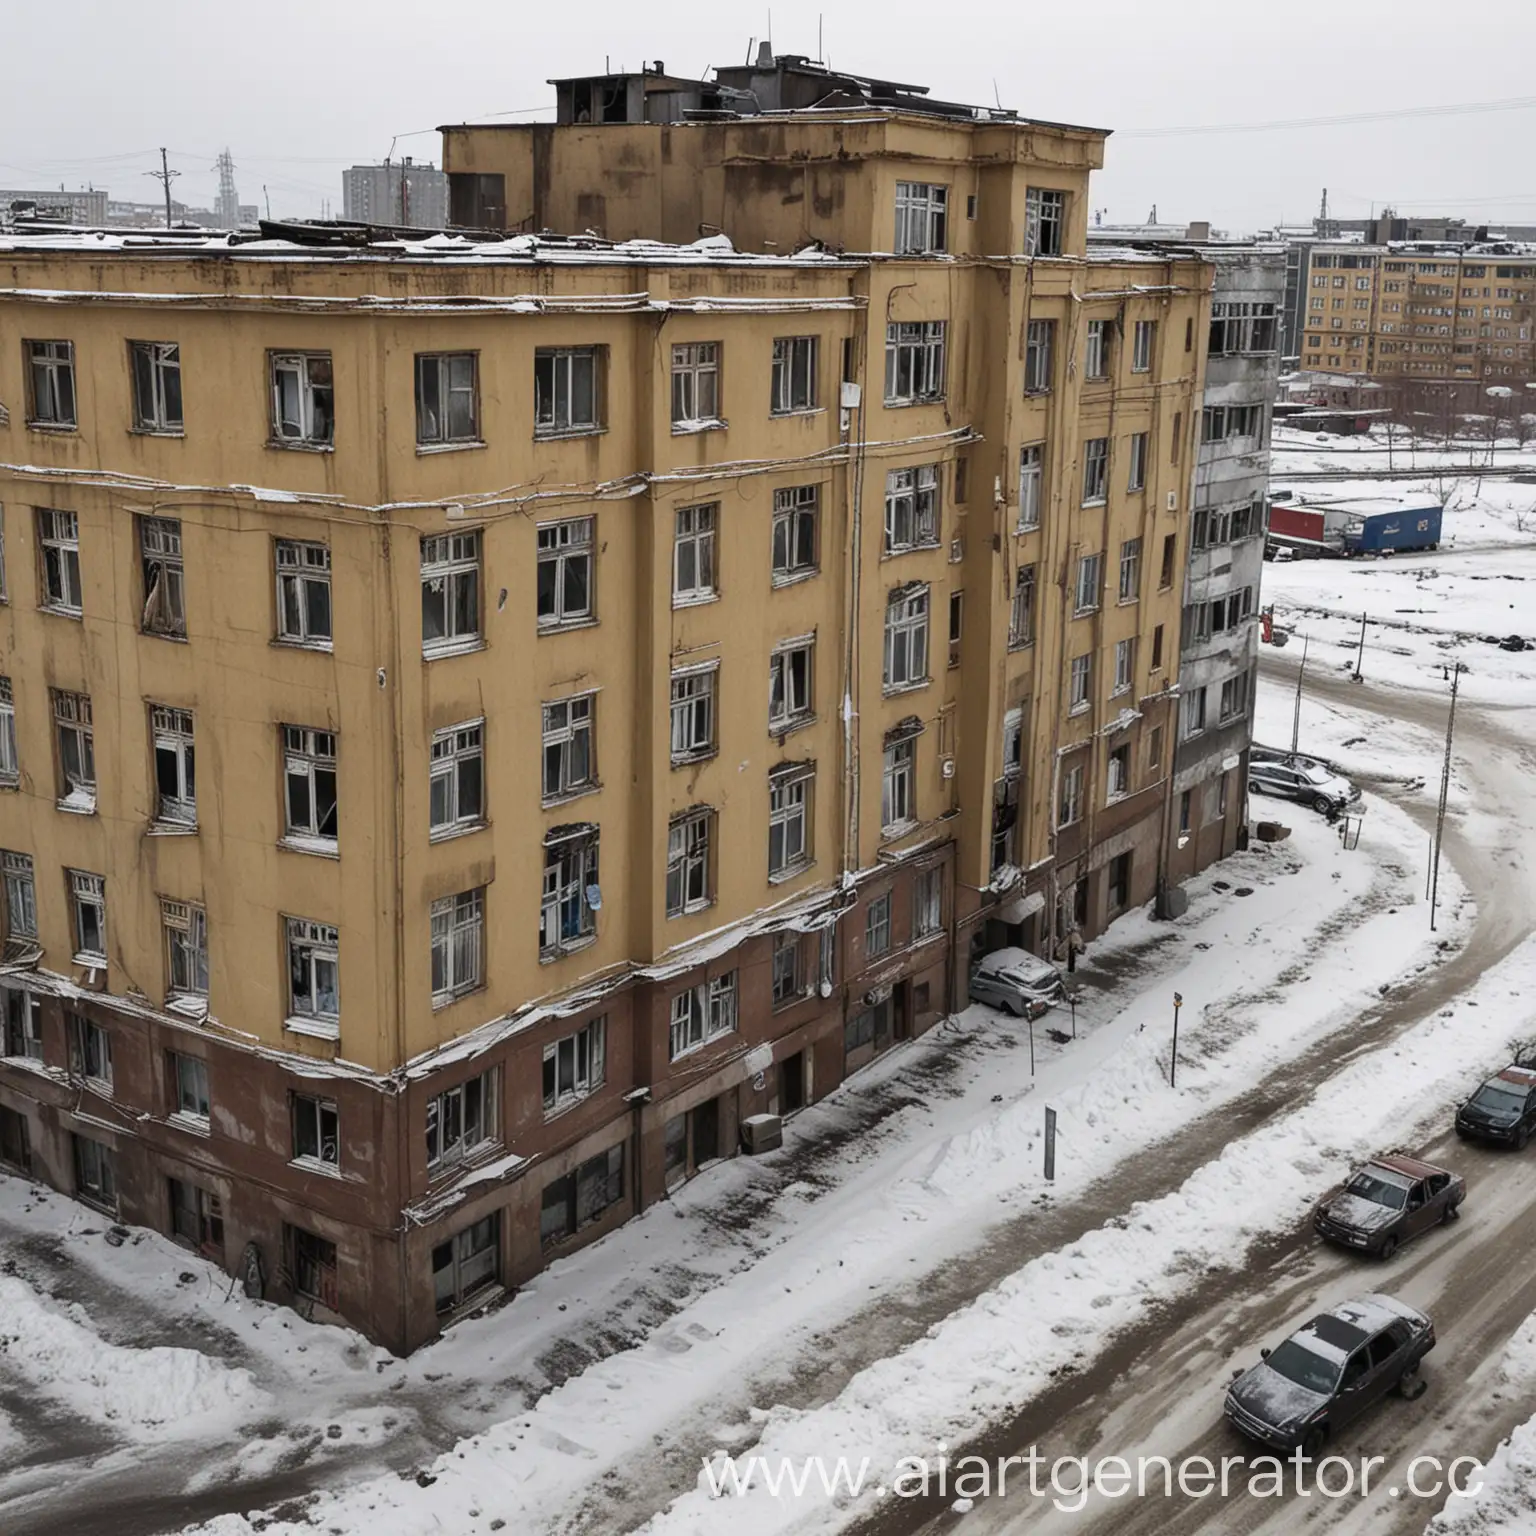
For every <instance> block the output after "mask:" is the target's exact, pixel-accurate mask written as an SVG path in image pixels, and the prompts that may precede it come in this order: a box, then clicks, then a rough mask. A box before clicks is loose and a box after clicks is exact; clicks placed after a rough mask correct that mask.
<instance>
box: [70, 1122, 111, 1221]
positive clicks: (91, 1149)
mask: <svg viewBox="0 0 1536 1536" xmlns="http://www.w3.org/2000/svg"><path fill="white" fill-rule="evenodd" d="M74 1142H75V1193H76V1194H77V1195H78V1196H79V1197H80V1198H81V1199H82V1200H88V1201H89V1202H90V1203H91V1204H92V1205H99V1206H100V1207H101V1208H102V1209H103V1210H105V1211H110V1212H111V1213H112V1214H113V1215H114V1216H115V1215H116V1214H117V1158H116V1155H115V1154H114V1153H113V1151H112V1148H111V1147H109V1146H105V1145H104V1144H103V1143H101V1142H99V1141H92V1140H91V1138H90V1137H89V1136H76V1137H75V1138H74Z"/></svg>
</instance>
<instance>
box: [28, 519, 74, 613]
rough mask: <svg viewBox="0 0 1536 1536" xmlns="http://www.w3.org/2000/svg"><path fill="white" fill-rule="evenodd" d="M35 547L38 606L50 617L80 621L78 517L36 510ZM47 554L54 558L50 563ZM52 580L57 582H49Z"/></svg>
mask: <svg viewBox="0 0 1536 1536" xmlns="http://www.w3.org/2000/svg"><path fill="white" fill-rule="evenodd" d="M37 543H38V550H39V558H40V561H41V565H40V568H39V576H38V579H39V582H40V583H41V586H42V592H43V600H42V602H41V603H40V604H39V605H38V606H39V607H41V608H45V609H47V610H48V611H49V612H50V613H67V614H69V615H71V616H72V617H74V618H79V617H80V614H81V612H82V603H81V599H82V591H81V584H80V515H79V513H77V512H66V511H62V510H60V509H58V508H55V507H38V508H37ZM50 554H51V555H52V557H53V558H52V561H51V563H50V559H49V556H50ZM52 577H56V578H57V579H56V580H50V578H52Z"/></svg>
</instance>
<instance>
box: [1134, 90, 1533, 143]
mask: <svg viewBox="0 0 1536 1536" xmlns="http://www.w3.org/2000/svg"><path fill="white" fill-rule="evenodd" d="M1531 107H1536V96H1508V97H1505V98H1503V99H1502V100H1499V101H1468V102H1457V103H1448V104H1446V105H1444V106H1426V107H1397V108H1393V109H1390V110H1387V111H1383V112H1349V113H1336V114H1334V115H1332V116H1329V117H1293V118H1278V119H1275V120H1273V121H1270V122H1259V123H1194V124H1190V125H1187V126H1185V127H1181V128H1126V129H1121V130H1119V131H1118V133H1117V134H1116V137H1118V138H1123V139H1159V138H1171V137H1173V136H1174V135H1176V134H1201V133H1268V132H1271V131H1273V130H1276V129H1282V128H1342V127H1347V126H1349V125H1351V124H1353V123H1381V122H1387V121H1390V120H1394V119H1398V118H1406V117H1457V116H1461V115H1464V114H1468V113H1474V112H1516V111H1523V110H1526V109H1528V108H1531Z"/></svg>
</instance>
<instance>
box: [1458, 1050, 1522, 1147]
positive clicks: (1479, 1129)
mask: <svg viewBox="0 0 1536 1536" xmlns="http://www.w3.org/2000/svg"><path fill="white" fill-rule="evenodd" d="M1532 1132H1536V1070H1532V1069H1531V1068H1530V1067H1518V1066H1516V1067H1505V1068H1504V1070H1503V1071H1502V1072H1500V1073H1499V1075H1498V1076H1497V1077H1490V1078H1489V1079H1488V1081H1487V1082H1486V1083H1484V1084H1483V1086H1482V1087H1481V1088H1479V1089H1478V1090H1477V1092H1476V1093H1474V1094H1473V1095H1472V1097H1471V1098H1470V1099H1468V1100H1467V1102H1466V1103H1465V1104H1463V1105H1462V1106H1461V1108H1460V1109H1458V1110H1457V1111H1456V1134H1457V1135H1458V1136H1461V1137H1463V1138H1471V1139H1474V1140H1477V1141H1492V1142H1498V1143H1500V1144H1501V1145H1503V1146H1507V1147H1513V1148H1514V1149H1515V1150H1516V1151H1517V1152H1519V1151H1523V1150H1524V1148H1525V1144H1526V1143H1527V1142H1528V1141H1529V1140H1530V1139H1531V1134H1532Z"/></svg>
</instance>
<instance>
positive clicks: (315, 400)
mask: <svg viewBox="0 0 1536 1536" xmlns="http://www.w3.org/2000/svg"><path fill="white" fill-rule="evenodd" d="M322 374H323V375H324V377H323V378H320V377H317V375H322ZM285 375H287V376H289V377H291V378H292V379H293V380H294V384H293V387H292V400H291V402H290V403H291V404H293V405H295V406H296V407H297V409H296V411H295V412H294V413H293V415H292V418H291V421H290V419H289V418H287V417H285V414H284V411H285V405H284V398H283V396H284V384H283V378H284V376H285ZM267 376H268V381H269V388H270V391H271V397H272V416H271V435H270V436H269V438H268V439H267V445H268V447H271V448H297V449H307V450H308V451H309V452H312V453H325V452H329V451H331V450H332V449H334V448H335V446H336V374H335V365H334V361H333V359H332V356H331V354H330V352H327V351H316V352H307V351H298V352H283V351H276V350H273V351H269V352H268V353H267ZM290 424H291V425H292V427H293V430H292V431H291V432H290V431H288V430H286V428H287V426H289V425H290Z"/></svg>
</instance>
